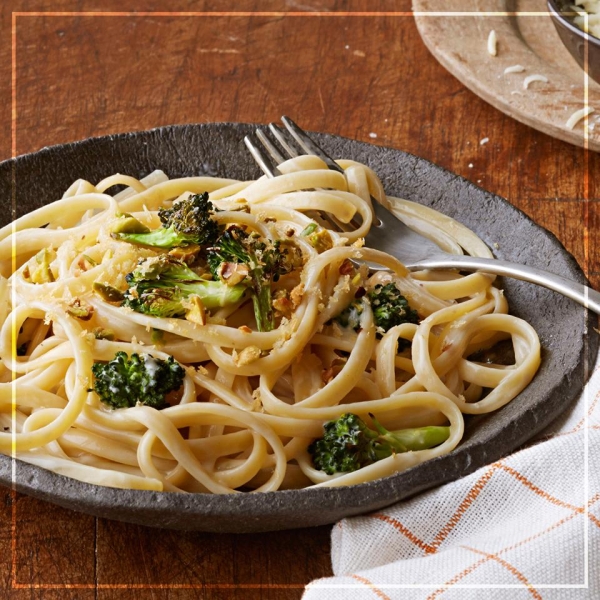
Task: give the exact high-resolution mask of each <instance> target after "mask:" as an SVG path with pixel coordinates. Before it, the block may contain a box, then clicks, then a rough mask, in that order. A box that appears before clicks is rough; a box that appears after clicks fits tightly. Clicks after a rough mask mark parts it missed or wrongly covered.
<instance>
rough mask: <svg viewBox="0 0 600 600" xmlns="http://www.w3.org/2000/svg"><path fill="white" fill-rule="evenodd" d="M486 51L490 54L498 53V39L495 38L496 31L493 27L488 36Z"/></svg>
mask: <svg viewBox="0 0 600 600" xmlns="http://www.w3.org/2000/svg"><path fill="white" fill-rule="evenodd" d="M487 51H488V53H489V55H490V56H496V54H498V39H497V38H496V32H495V31H494V30H493V29H492V30H491V31H490V35H489V36H488V41H487Z"/></svg>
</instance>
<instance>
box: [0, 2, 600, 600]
mask: <svg viewBox="0 0 600 600" xmlns="http://www.w3.org/2000/svg"><path fill="white" fill-rule="evenodd" d="M101 4H102V11H135V10H144V11H171V12H173V11H190V10H193V11H197V12H200V13H201V12H203V11H208V12H213V13H214V11H215V9H214V3H211V2H208V1H207V2H202V1H199V2H198V1H192V0H188V1H178V0H171V1H169V2H167V1H166V0H153V1H152V0H148V1H144V2H142V1H138V2H136V1H133V0H132V1H123V0H119V1H117V0H106V1H105V2H102V3H101ZM97 6H98V3H93V2H89V1H87V0H79V1H67V0H54V1H50V0H47V1H43V0H27V2H25V1H24V0H23V1H22V2H17V1H15V0H13V1H12V2H11V1H6V2H3V3H2V6H1V8H0V26H1V27H2V31H3V33H4V35H3V36H2V37H1V38H0V59H1V60H0V77H1V81H2V85H1V86H0V99H1V100H2V101H1V102H0V158H2V159H3V158H8V157H10V155H11V152H12V148H11V125H12V124H13V122H12V120H11V58H12V51H11V35H10V33H11V12H12V11H30V12H31V11H76V12H79V13H82V11H91V10H95V9H97ZM218 10H219V11H238V14H236V15H232V14H230V15H227V16H226V15H221V16H215V15H212V16H210V15H202V16H176V15H165V16H157V15H146V16H127V17H125V16H110V17H109V16H92V15H87V16H86V15H84V14H78V15H72V16H66V15H63V16H59V15H56V14H55V15H50V14H47V15H38V16H31V15H30V16H17V17H16V26H17V27H16V36H15V39H16V59H17V60H16V109H17V110H16V121H15V122H14V125H15V132H16V151H17V152H18V153H24V152H30V151H33V150H36V149H38V148H41V147H43V146H45V145H50V144H56V143H61V142H66V141H71V140H76V139H81V138H84V137H87V136H91V135H103V134H107V133H116V132H123V131H130V130H135V129H147V128H152V127H156V126H159V125H165V124H170V123H185V122H209V121H247V122H257V123H258V122H268V121H271V120H275V119H278V118H279V116H280V115H281V114H289V115H290V116H292V117H294V118H295V119H296V120H297V121H298V122H300V124H301V125H303V126H304V127H306V128H308V129H312V130H323V131H328V132H331V133H335V134H339V135H344V136H347V137H353V138H357V139H360V140H363V141H367V142H371V143H375V144H381V145H387V146H392V147H396V148H401V149H403V150H406V151H408V152H411V153H413V154H417V155H420V156H422V157H424V158H426V159H428V160H431V161H433V162H435V163H437V164H439V165H441V166H443V167H445V168H447V169H449V170H451V171H454V172H456V173H458V174H460V175H462V176H463V177H465V178H467V179H469V180H471V181H473V182H474V183H476V184H478V185H480V186H481V187H483V188H485V189H487V190H490V191H492V192H494V193H497V194H500V195H502V196H504V197H506V198H508V199H509V201H510V202H512V203H513V204H514V205H516V206H518V207H519V208H521V209H522V210H524V211H525V212H526V213H527V214H528V215H529V216H531V217H532V218H533V219H534V220H535V221H537V222H538V223H540V224H542V225H543V226H544V227H546V228H548V229H549V230H550V231H552V232H553V233H555V234H556V235H557V236H558V237H559V239H560V240H561V241H562V242H563V244H564V245H565V246H566V247H567V249H568V250H569V251H570V252H572V253H573V254H574V256H575V257H576V259H577V260H578V262H579V264H580V265H582V267H583V268H584V269H585V270H586V272H587V273H588V275H589V277H590V279H591V280H592V282H593V284H594V285H595V286H597V285H598V284H599V283H600V254H599V250H598V243H597V236H598V234H597V232H598V230H599V226H600V211H599V210H598V205H599V203H598V202H597V201H598V200H599V199H600V198H599V192H598V186H597V183H596V182H595V179H594V177H593V176H592V175H593V174H594V173H598V172H600V160H599V155H598V154H595V153H589V152H585V151H584V150H582V149H581V148H578V147H575V146H573V145H570V144H567V143H565V142H562V141H560V140H557V139H554V138H551V137H549V136H547V135H544V134H543V133H541V132H539V131H536V130H534V129H531V128H529V127H527V126H526V125H523V124H521V123H519V122H517V121H515V120H513V119H511V118H509V117H508V116H506V115H505V114H503V113H502V112H500V111H498V110H496V109H495V108H493V107H492V106H490V105H489V104H487V103H486V102H485V101H483V100H482V99H480V98H479V97H478V96H476V95H475V94H473V93H472V92H470V91H469V90H468V89H467V88H465V87H464V86H463V85H462V84H461V83H460V82H459V81H458V80H457V79H455V78H454V77H453V76H452V75H451V74H449V73H448V72H447V71H445V70H444V69H443V68H442V67H441V66H440V64H439V63H438V62H437V61H436V60H435V59H434V58H433V56H432V55H431V54H430V53H429V51H428V50H427V48H426V47H425V46H424V44H423V42H422V41H421V38H420V36H419V34H418V32H417V29H416V27H415V24H414V20H413V19H412V17H411V16H409V15H408V16H407V15H404V16H402V15H400V14H397V15H396V16H392V15H387V16H381V15H380V16H377V15H373V16H368V17H366V16H362V17H361V16H357V15H354V16H350V15H348V14H344V15H342V14H332V15H329V16H327V15H321V16H309V15H300V16H298V15H297V13H302V12H313V11H321V12H332V13H348V12H351V11H365V10H369V11H374V12H375V13H376V12H377V11H380V12H381V11H409V10H410V2H409V1H408V0H406V1H402V2H393V1H391V0H389V1H369V0H356V1H352V0H348V1H334V0H330V1H326V0H323V1H319V0H302V2H294V1H291V0H290V1H287V2H285V1H284V0H281V1H271V2H268V1H267V2H259V1H258V0H256V1H255V0H245V1H236V0H225V1H223V2H221V3H219V8H218ZM240 11H249V12H254V13H256V12H257V11H263V13H264V11H275V13H276V14H270V15H265V14H262V15H241V14H239V12H240ZM282 13H288V14H282ZM486 137H487V138H489V142H488V143H487V144H484V145H480V140H482V139H483V138H486ZM596 179H597V177H596ZM41 193H43V190H41ZM586 225H587V237H586V236H585V235H584V231H585V226H586ZM329 532H330V529H329V528H328V527H322V528H317V529H313V530H300V531H289V532H279V533H272V534H263V535H248V536H236V535H213V534H198V533H178V532H168V531H166V532H165V531H160V530H154V529H150V528H144V527H138V526H133V525H128V524H123V523H115V522H111V521H107V520H103V519H94V518H92V517H88V516H85V515H79V514H75V513H72V512H69V511H66V510H64V509H61V508H58V507H54V506H52V505H50V504H47V503H44V502H42V501H39V500H33V499H30V498H26V497H23V496H18V497H17V498H16V504H15V503H13V498H12V492H11V491H10V490H0V597H2V598H9V599H11V600H13V599H14V600H17V599H18V600H21V599H34V598H35V599H38V598H39V599H44V600H54V599H61V600H62V599H63V598H67V599H70V598H77V599H79V598H82V599H84V600H87V599H88V598H90V599H91V598H95V599H99V600H109V599H110V600H113V599H117V598H118V599H121V598H123V599H129V598H131V599H138V598H149V599H150V598H152V599H163V598H165V599H167V598H168V599H170V600H171V599H180V598H182V599H183V598H209V599H213V598H214V599H221V598H240V599H242V598H243V599H245V598H268V599H270V598H273V599H287V598H290V599H291V598H299V597H300V596H301V594H302V588H303V586H304V585H305V584H306V583H308V582H309V581H311V580H312V579H315V578H318V577H323V576H326V575H328V574H330V573H331V566H330V558H329Z"/></svg>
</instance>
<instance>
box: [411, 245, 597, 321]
mask: <svg viewBox="0 0 600 600" xmlns="http://www.w3.org/2000/svg"><path fill="white" fill-rule="evenodd" d="M406 267H407V268H409V269H411V270H414V269H433V270H437V269H461V270H464V271H481V272H484V273H490V274H493V275H504V276H505V277H512V278H513V279H521V280H523V281H529V282H530V283H535V284H537V285H541V286H543V287H546V288H548V289H550V290H554V291H555V292H558V293H559V294H562V295H563V296H566V297H567V298H571V299H572V300H575V302H578V303H579V304H581V305H582V306H585V307H586V308H588V309H589V310H591V311H593V312H595V313H596V314H600V293H598V292H596V291H595V290H593V289H592V288H591V287H588V286H586V285H583V284H582V283H577V282H576V281H570V280H569V279H565V278H564V277H561V276H560V275H555V274H554V273H550V272H548V271H544V270H543V269H537V268H535V267H528V266H526V265H519V264H515V263H511V262H508V261H506V260H496V259H489V258H478V257H474V256H463V255H456V256H452V255H450V256H442V257H435V256H434V257H432V258H427V259H425V260H420V261H418V262H417V263H414V264H407V265H406Z"/></svg>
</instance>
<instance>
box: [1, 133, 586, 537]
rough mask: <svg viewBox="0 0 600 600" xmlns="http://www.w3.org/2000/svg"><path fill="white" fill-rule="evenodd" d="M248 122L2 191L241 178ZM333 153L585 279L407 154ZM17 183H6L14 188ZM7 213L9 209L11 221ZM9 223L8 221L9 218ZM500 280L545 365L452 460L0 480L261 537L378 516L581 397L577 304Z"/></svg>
mask: <svg viewBox="0 0 600 600" xmlns="http://www.w3.org/2000/svg"><path fill="white" fill-rule="evenodd" d="M253 129H254V126H250V125H240V124H229V123H223V124H206V125H181V126H173V127H164V128H160V129H155V130H152V131H143V132H135V133H129V134H123V135H116V136H107V137H102V138H96V139H89V140H85V141H83V142H78V143H75V144H67V145H64V146H56V147H52V148H46V149H43V150H41V151H40V152H37V153H35V154H30V155H26V156H21V157H19V158H17V159H16V160H11V161H6V162H4V163H1V164H0V190H2V195H3V197H4V198H5V199H8V198H10V197H11V193H14V194H15V197H16V206H17V209H18V211H17V212H18V213H19V214H23V213H25V212H27V211H30V210H32V209H34V208H36V207H38V206H40V204H41V203H43V202H44V201H46V200H53V199H56V198H58V197H60V196H61V195H62V193H63V191H64V190H65V189H66V188H67V187H68V186H69V185H70V184H71V183H72V182H73V181H74V180H76V179H77V178H80V177H82V178H85V179H87V180H89V181H92V182H96V181H99V180H100V179H102V178H103V177H106V176H107V175H109V174H112V173H116V172H120V173H127V174H130V175H134V176H136V177H142V176H144V175H147V174H148V173H149V172H150V171H152V170H154V169H156V168H160V169H163V170H164V171H165V172H166V173H167V174H168V175H169V176H170V177H182V176H190V175H198V174H202V173H204V174H210V175H220V176H226V177H233V178H240V179H247V178H255V177H257V176H258V174H259V173H258V169H257V167H256V166H255V164H254V163H253V161H252V160H251V158H250V156H249V154H248V153H247V151H246V149H245V147H244V144H243V143H242V139H243V137H244V135H246V134H247V133H249V132H250V131H252V130H253ZM316 139H317V141H318V142H319V143H321V144H322V145H323V146H324V147H325V149H326V150H328V151H329V152H330V153H331V154H332V155H333V156H334V157H344V158H352V159H355V160H359V161H361V162H363V163H366V164H368V165H369V166H370V167H372V168H373V169H374V170H375V171H376V172H377V173H378V174H379V176H380V177H381V179H382V180H383V183H384V186H385V189H386V191H387V192H388V193H389V194H391V195H395V196H400V197H402V198H407V199H410V200H416V201H417V202H421V203H423V204H426V205H427V206H431V207H433V208H435V209H437V210H439V211H441V212H443V213H446V214H447V215H450V216H451V217H454V218H456V219H458V220H459V221H461V222H462V223H464V224H465V225H467V226H468V227H470V228H471V229H472V230H474V231H475V232H477V234H479V236H481V238H482V239H483V240H484V241H485V242H486V243H487V244H488V245H489V246H490V247H493V248H498V250H497V251H496V254H497V255H498V257H499V258H503V259H507V260H513V261H519V262H523V263H526V264H529V265H532V266H537V267H542V268H546V269H551V270H552V271H554V272H556V273H558V274H560V275H563V276H564V277H569V278H571V279H573V280H575V281H579V282H584V281H585V278H584V277H583V275H582V272H581V270H580V269H579V267H578V266H577V264H576V262H575V260H574V259H573V257H572V256H571V255H569V254H568V253H567V252H566V250H565V249H564V248H563V247H562V246H561V244H560V243H559V242H558V240H556V238H555V237H554V236H553V235H552V234H550V233H548V232H547V231H545V230H544V229H542V228H541V227H538V226H537V225H536V224H535V223H532V222H531V221H530V220H529V219H528V218H527V217H526V216H525V215H524V214H523V213H521V212H520V211H518V210H516V209H515V208H514V207H512V206H511V205H510V204H509V203H508V202H506V201H505V200H503V199H502V198H499V197H498V196H494V195H492V194H489V193H487V192H485V191H483V190H481V189H479V188H477V187H476V186H474V185H473V184H471V183H469V182H468V181H466V180H464V179H462V178H461V177H458V176H456V175H453V174H452V173H449V172H447V171H444V170H443V169H441V168H439V167H437V166H435V165H433V164H431V163H429V162H427V161H426V160H423V159H421V158H417V157H415V156H411V155H410V154H406V153H404V152H401V151H399V150H392V149H390V148H381V147H376V146H371V145H369V144H364V143H359V142H355V141H352V140H347V139H344V138H340V137H335V136H330V135H325V134H316ZM13 182H14V187H13V185H12V183H13ZM7 213H8V211H5V214H7ZM6 218H8V215H7V217H6ZM503 283H504V286H505V289H506V293H507V295H508V298H509V301H510V305H511V307H512V312H513V313H514V314H516V315H518V316H521V317H523V318H524V319H526V320H527V321H529V322H530V323H531V324H532V325H533V326H534V327H535V329H536V330H537V331H538V333H539V335H540V338H541V342H542V346H543V361H542V366H541V368H540V371H539V373H538V374H537V375H536V377H535V379H534V381H533V382H532V383H531V385H530V386H529V387H528V388H527V389H526V390H525V391H524V392H523V393H521V394H520V395H519V396H518V397H517V398H515V399H514V400H513V401H512V402H511V403H510V404H508V405H507V406H505V407H504V408H502V409H501V410H499V411H498V412H496V413H493V414H491V415H487V416H485V417H483V418H477V419H473V420H470V421H469V422H468V424H467V430H466V436H465V438H464V440H463V442H462V443H461V444H460V446H459V447H458V448H457V449H456V450H455V451H454V452H452V453H451V454H448V455H446V456H443V457H440V458H436V459H434V460H432V461H430V462H427V463H425V464H423V465H419V466H417V467H414V468H412V469H410V470H408V471H405V472H403V473H399V474H397V475H393V476H390V477H387V478H385V479H380V480H378V481H373V482H370V483H366V484H361V485H356V486H352V487H343V488H332V489H326V488H321V489H312V490H311V489H308V490H297V491H296V490H294V491H282V492H270V493H266V494H247V495H246V494H236V495H227V496H219V495H208V494H175V493H156V492H146V491H130V490H117V489H111V488H105V487H97V486H93V485H89V484H86V483H81V482H79V481H75V480H73V479H69V478H66V477H63V476H60V475H56V474H54V473H51V472H49V471H46V470H44V469H41V468H38V467H35V466H31V465H27V464H25V463H22V462H20V461H16V469H15V473H16V477H15V479H14V482H13V477H12V467H13V465H12V461H11V459H10V458H9V457H6V456H0V482H1V483H3V484H4V485H7V486H11V485H13V484H14V485H15V486H16V489H17V490H19V491H21V492H24V493H27V494H31V495H33V496H37V497H38V498H42V499H44V500H48V501H50V502H54V503H56V504H60V505H61V506H65V507H68V508H72V509H73V510H78V511H83V512H86V513H90V514H93V515H97V516H101V517H107V518H111V519H118V520H123V521H129V522H133V523H141V524H144V525H151V526H158V527H167V528H173V529H196V530H203V531H221V532H226V531H227V532H250V531H269V530H276V529H292V528H297V527H307V526H314V525H323V524H326V523H332V522H334V521H336V520H338V519H340V518H342V517H345V516H350V515H356V514H360V513H364V512H367V511H372V510H376V509H380V508H382V507H384V506H387V505H389V504H392V503H393V502H396V501H398V500H400V499H402V498H406V497H408V496H412V495H414V494H417V493H418V492H421V491H423V490H426V489H428V488H431V487H433V486H436V485H439V484H442V483H444V482H447V481H451V480H454V479H457V478H459V477H462V476H464V475H466V474H468V473H470V472H472V471H474V470H475V469H477V468H479V467H481V466H482V465H485V464H488V463H490V462H493V461H495V460H497V459H499V458H500V457H502V456H504V455H506V454H507V453H509V452H511V451H512V450H514V449H515V448H517V447H518V446H520V445H521V444H523V443H524V442H526V441H527V440H528V439H530V438H531V437H532V436H533V435H535V434H536V433H538V432H539V431H540V430H542V429H543V428H544V427H545V426H546V425H548V424H549V423H550V422H551V421H552V420H553V419H555V418H556V417H557V416H558V415H559V413H561V412H562V411H564V410H565V409H566V408H567V407H568V406H569V405H570V404H571V402H572V401H573V400H574V399H575V398H576V397H577V395H578V394H579V393H580V391H581V389H582V387H583V384H584V377H585V373H586V372H587V370H586V366H585V365H586V363H588V364H589V363H591V361H592V360H593V358H594V357H595V355H596V350H597V347H596V346H597V344H596V339H597V336H595V335H594V336H590V338H589V339H587V337H586V332H587V329H588V325H589V324H590V322H591V321H590V317H589V316H588V314H587V313H586V311H585V310H584V309H582V308H581V307H580V306H579V305H577V304H575V303H573V302H571V301H570V300H567V299H566V298H564V297H562V296H560V295H558V294H556V293H554V292H550V291H548V290H545V289H543V288H540V287H536V286H534V285H530V284H526V283H523V282H519V281H514V280H506V281H505V282H503Z"/></svg>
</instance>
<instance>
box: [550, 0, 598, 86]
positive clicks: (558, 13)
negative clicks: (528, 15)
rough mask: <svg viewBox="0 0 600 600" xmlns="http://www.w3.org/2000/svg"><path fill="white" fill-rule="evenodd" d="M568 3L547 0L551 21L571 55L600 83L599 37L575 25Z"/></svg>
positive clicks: (563, 0) (561, 0)
mask: <svg viewBox="0 0 600 600" xmlns="http://www.w3.org/2000/svg"><path fill="white" fill-rule="evenodd" d="M569 5H570V2H568V0H567V1H565V0H548V8H549V10H550V14H551V15H552V22H553V23H554V27H556V31H557V32H558V35H559V36H560V39H561V40H562V43H563V44H564V45H565V47H566V48H567V50H568V51H569V52H570V53H571V56H572V57H573V58H574V59H575V60H576V61H577V63H578V64H579V66H580V67H581V68H582V69H583V70H584V71H587V74H588V75H589V76H590V77H591V78H592V79H593V80H594V81H597V82H598V83H600V39H598V38H597V37H594V36H593V35H591V34H587V33H585V31H583V30H581V29H579V27H577V25H575V23H574V22H573V16H574V15H573V12H572V11H571V10H569ZM586 48H587V65H586V56H585V54H586Z"/></svg>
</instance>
